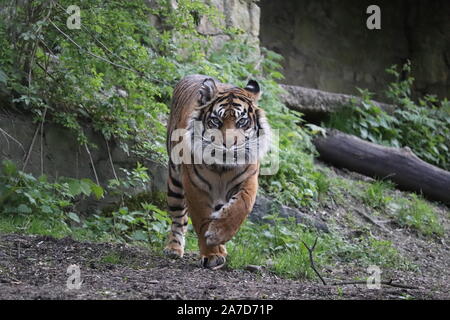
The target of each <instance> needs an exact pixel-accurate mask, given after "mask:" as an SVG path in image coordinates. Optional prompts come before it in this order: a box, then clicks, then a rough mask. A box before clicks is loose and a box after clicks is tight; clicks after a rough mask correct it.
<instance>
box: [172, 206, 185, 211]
mask: <svg viewBox="0 0 450 320" xmlns="http://www.w3.org/2000/svg"><path fill="white" fill-rule="evenodd" d="M169 210H170V211H181V210H184V207H179V206H169Z"/></svg>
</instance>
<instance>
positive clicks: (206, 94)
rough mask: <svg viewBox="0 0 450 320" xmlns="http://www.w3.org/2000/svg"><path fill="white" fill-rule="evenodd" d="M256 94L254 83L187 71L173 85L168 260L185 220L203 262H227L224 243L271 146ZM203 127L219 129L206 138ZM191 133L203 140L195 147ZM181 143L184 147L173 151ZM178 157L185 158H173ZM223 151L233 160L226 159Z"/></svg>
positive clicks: (248, 206)
mask: <svg viewBox="0 0 450 320" xmlns="http://www.w3.org/2000/svg"><path fill="white" fill-rule="evenodd" d="M260 96H261V89H260V86H259V84H258V82H257V81H256V80H249V81H248V83H247V85H246V86H245V88H240V87H237V86H234V85H231V84H227V83H221V82H220V81H218V80H217V79H215V78H213V77H209V76H205V75H189V76H186V77H184V78H183V79H182V80H180V81H179V82H178V83H177V85H176V86H175V88H174V92H173V97H172V103H171V107H170V115H169V121H168V125H167V152H168V154H169V155H170V156H169V164H168V171H169V175H168V179H167V204H168V211H169V214H170V217H171V220H172V224H171V227H170V231H169V235H168V240H167V245H166V246H165V248H164V253H165V254H166V255H168V256H169V257H171V258H181V257H183V255H184V246H185V235H186V232H187V227H188V217H190V218H191V221H192V226H193V229H194V230H195V233H196V234H197V238H198V246H199V251H200V261H199V264H200V266H201V267H203V268H208V269H212V270H217V269H219V268H221V267H223V266H224V265H225V264H226V256H227V250H226V247H225V243H226V242H227V241H229V240H230V239H231V238H232V237H233V236H234V235H235V234H236V233H237V231H238V230H239V228H240V226H241V225H242V223H243V222H244V221H245V219H246V218H247V216H248V215H249V214H250V212H251V211H252V209H253V206H254V203H255V200H256V193H257V190H258V175H259V170H260V162H261V159H262V157H263V156H264V155H265V154H266V153H267V152H268V150H269V148H270V147H269V145H270V139H271V128H270V125H269V123H268V120H267V117H266V115H265V112H264V110H263V109H261V108H260V107H259V106H258V100H259V99H260ZM196 124H197V125H199V126H197V129H196ZM196 130H197V132H196ZM178 131H180V132H181V133H179V134H178V136H177V137H174V132H178ZM208 132H215V133H219V134H218V135H216V136H215V138H214V139H212V138H211V139H208V138H207V135H208V134H207V133H208ZM230 132H231V133H232V134H231V133H230ZM195 135H197V137H198V138H199V139H200V140H199V141H200V143H197V146H195V142H194V144H193V143H192V141H193V140H194V139H193V138H194V136H195ZM227 135H228V136H227ZM220 136H222V137H220ZM217 137H219V138H222V139H219V138H217ZM216 138H217V141H216ZM228 138H230V139H228ZM180 140H183V143H181V142H180ZM215 142H216V143H215ZM225 142H227V144H226V143H225ZM208 143H209V144H208ZM211 144H212V145H213V146H214V148H215V149H214V150H213V151H212V152H211V155H212V159H211V157H210V159H209V161H208V162H207V161H206V158H205V159H203V158H202V156H204V153H203V154H202V152H203V151H204V149H205V148H204V147H205V145H206V146H208V145H211ZM179 145H182V146H184V147H186V148H185V149H183V151H182V152H179V153H178V154H177V152H174V151H175V149H176V148H179ZM199 146H200V147H199ZM255 146H257V148H255ZM216 152H217V153H218V155H217V156H216V157H214V155H215V153H216ZM221 152H222V154H220V153H221ZM238 152H241V155H242V152H243V153H244V156H243V158H242V157H240V159H237V158H238V157H237V156H236V154H237V153H238ZM224 153H225V154H224ZM181 154H182V156H181V157H182V158H183V159H184V160H185V161H180V160H179V159H175V158H176V156H180V155H181ZM230 154H231V156H229V155H230ZM225 156H229V157H228V158H227V159H228V160H230V161H224V160H225ZM195 158H197V160H198V161H193V159H194V160H195ZM174 159H175V160H176V161H175V160H174ZM189 160H191V161H189ZM239 160H240V161H239ZM251 160H253V161H251Z"/></svg>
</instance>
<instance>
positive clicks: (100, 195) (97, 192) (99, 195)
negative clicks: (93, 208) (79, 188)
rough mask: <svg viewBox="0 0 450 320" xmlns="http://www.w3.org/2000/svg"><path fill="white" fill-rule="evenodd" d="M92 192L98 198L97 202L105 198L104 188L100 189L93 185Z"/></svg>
mask: <svg viewBox="0 0 450 320" xmlns="http://www.w3.org/2000/svg"><path fill="white" fill-rule="evenodd" d="M91 190H92V192H93V193H94V195H95V197H96V198H97V200H100V199H101V198H103V196H104V193H105V190H103V188H102V187H100V186H99V185H97V184H92V185H91Z"/></svg>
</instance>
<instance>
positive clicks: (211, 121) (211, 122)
mask: <svg viewBox="0 0 450 320" xmlns="http://www.w3.org/2000/svg"><path fill="white" fill-rule="evenodd" d="M209 125H210V126H211V127H216V128H218V127H220V125H221V122H220V120H219V119H218V118H209Z"/></svg>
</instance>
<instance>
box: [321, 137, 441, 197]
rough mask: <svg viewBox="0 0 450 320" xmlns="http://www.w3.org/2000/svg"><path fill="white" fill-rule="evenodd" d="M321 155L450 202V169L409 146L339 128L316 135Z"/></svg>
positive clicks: (338, 165) (332, 161)
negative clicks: (383, 143) (363, 137)
mask: <svg viewBox="0 0 450 320" xmlns="http://www.w3.org/2000/svg"><path fill="white" fill-rule="evenodd" d="M314 145H315V146H316V148H317V151H318V152H319V154H320V157H321V158H322V159H323V160H324V161H326V162H329V163H331V164H333V165H335V166H337V167H343V168H347V169H349V170H352V171H356V172H359V173H361V174H364V175H366V176H371V177H375V178H381V179H389V180H391V181H393V182H395V183H396V184H397V186H398V187H399V188H400V189H403V190H409V191H415V192H417V193H421V194H423V195H424V196H426V197H428V198H430V199H433V200H437V201H442V202H443V203H445V204H447V205H448V204H450V172H448V171H445V170H443V169H440V168H438V167H435V166H433V165H431V164H429V163H426V162H425V161H422V160H421V159H419V158H418V157H417V156H416V155H415V154H414V153H413V152H412V151H411V150H410V149H409V148H402V149H398V148H391V147H384V146H381V145H377V144H374V143H370V142H367V141H364V140H361V139H359V138H357V137H355V136H352V135H348V134H345V133H342V132H340V131H338V130H331V131H328V132H327V136H326V137H318V138H316V139H314Z"/></svg>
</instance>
